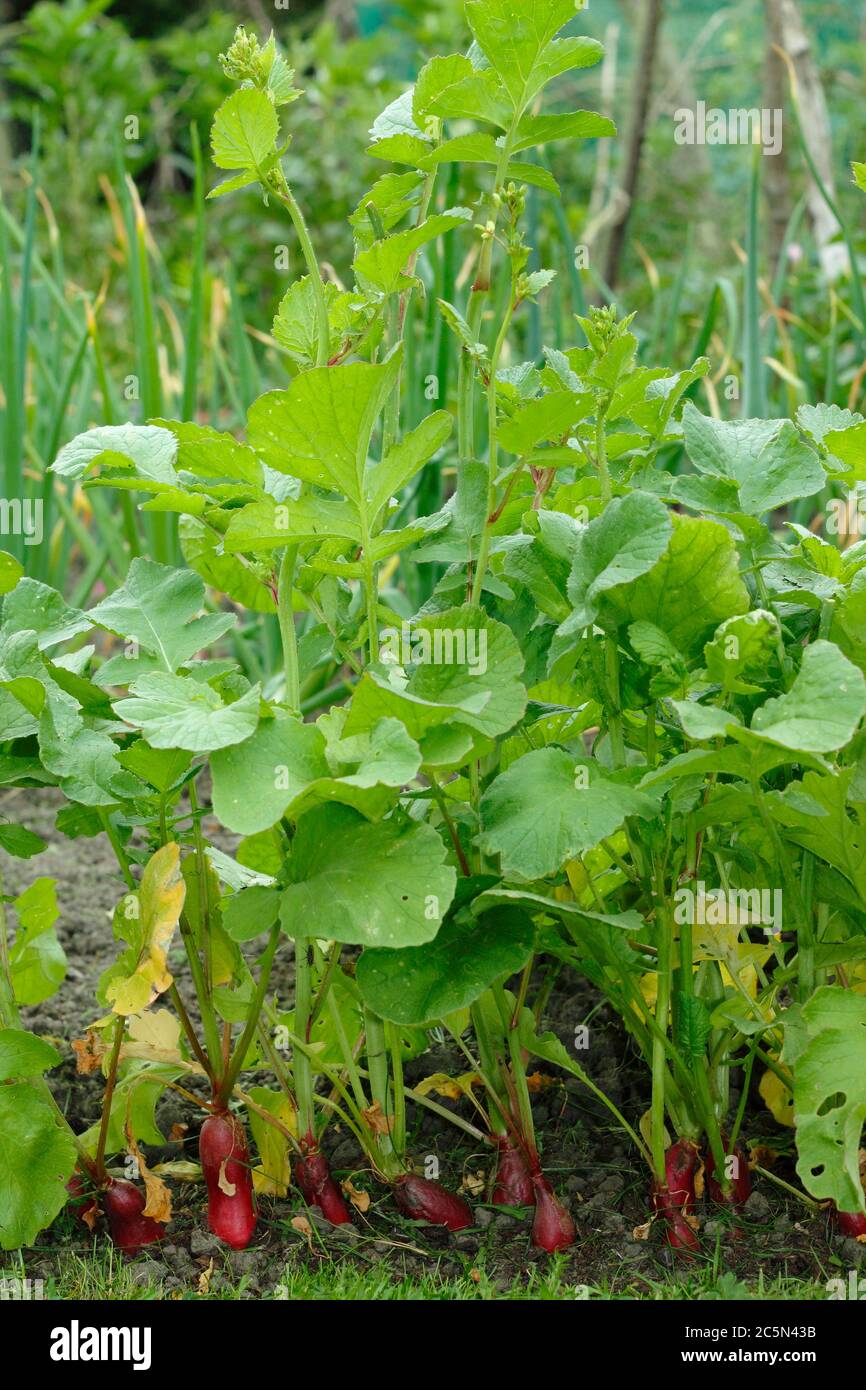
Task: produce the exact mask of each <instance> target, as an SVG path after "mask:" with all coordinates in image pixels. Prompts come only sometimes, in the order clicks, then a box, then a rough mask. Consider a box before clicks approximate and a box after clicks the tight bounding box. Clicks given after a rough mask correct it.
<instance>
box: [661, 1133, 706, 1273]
mask: <svg viewBox="0 0 866 1390" xmlns="http://www.w3.org/2000/svg"><path fill="white" fill-rule="evenodd" d="M697 1171H698V1149H697V1145H696V1144H693V1143H692V1142H691V1140H690V1139H678V1140H677V1142H676V1143H675V1144H671V1147H670V1148H669V1149H668V1151H667V1153H666V1154H665V1181H664V1183H656V1184H655V1186H654V1187H653V1191H652V1201H653V1208H654V1210H655V1211H656V1213H657V1214H658V1215H659V1216H663V1217H664V1220H665V1227H666V1236H667V1242H668V1245H670V1246H673V1248H674V1249H675V1250H699V1249H700V1241H699V1240H698V1236H697V1232H696V1231H695V1230H694V1228H693V1227H692V1226H691V1224H690V1223H689V1221H688V1220H687V1217H688V1216H689V1214H690V1213H691V1211H692V1208H693V1207H694V1204H695V1177H696V1175H697Z"/></svg>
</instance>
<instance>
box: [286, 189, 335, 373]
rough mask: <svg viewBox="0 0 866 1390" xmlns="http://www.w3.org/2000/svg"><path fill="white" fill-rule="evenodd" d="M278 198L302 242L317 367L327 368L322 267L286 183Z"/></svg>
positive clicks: (328, 332) (327, 326)
mask: <svg viewBox="0 0 866 1390" xmlns="http://www.w3.org/2000/svg"><path fill="white" fill-rule="evenodd" d="M277 197H278V198H279V199H280V201H281V202H282V203H283V205H284V207H285V208H286V209H287V210H288V213H289V216H290V217H291V219H292V222H293V224H294V228H295V232H296V233H297V237H298V241H299V242H300V246H301V253H302V255H303V257H304V263H305V265H306V267H307V271H308V272H309V276H310V280H311V283H312V286H313V294H314V295H315V299H316V322H317V325H318V346H317V352H316V366H317V367H326V366H327V365H328V358H329V356H330V344H331V328H330V323H329V321H328V301H327V299H326V298H325V285H324V281H323V280H322V271H321V267H320V266H319V262H318V260H317V259H316V253H315V250H314V249H313V243H312V241H311V239H310V233H309V230H308V228H307V224H306V221H305V220H304V214H303V213H302V212H301V209H300V207H299V205H298V202H297V200H296V199H295V196H294V194H293V193H292V190H291V188H290V187H289V185H288V184H287V183H285V181H283V186H282V187H281V188H280V189H279V191H278V192H277Z"/></svg>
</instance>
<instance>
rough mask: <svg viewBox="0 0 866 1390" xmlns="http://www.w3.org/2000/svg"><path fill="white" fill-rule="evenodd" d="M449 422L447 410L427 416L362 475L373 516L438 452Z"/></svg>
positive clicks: (450, 424) (446, 435)
mask: <svg viewBox="0 0 866 1390" xmlns="http://www.w3.org/2000/svg"><path fill="white" fill-rule="evenodd" d="M452 424H453V421H452V418H451V415H450V414H449V412H448V411H447V410H437V411H435V412H434V413H433V414H432V415H428V416H427V418H426V419H425V420H422V421H421V424H420V425H418V426H417V428H416V429H414V430H410V432H409V433H408V434H406V435H404V436H403V438H402V439H401V440H400V442H399V444H395V445H394V447H393V448H392V449H389V451H388V453H387V454H386V455H385V458H384V459H383V460H382V462H381V463H373V464H371V465H370V466H369V468H368V470H367V474H366V495H367V505H368V506H369V508H370V515H371V516H376V515H377V513H378V512H379V511H380V510H381V508H382V507H383V506H384V505H385V503H386V502H388V501H389V500H390V498H391V497H392V496H394V495H395V494H396V493H398V492H400V490H401V489H402V488H404V487H405V486H406V484H407V483H408V482H411V480H412V479H413V478H414V477H415V474H416V473H417V472H418V471H419V469H421V468H423V467H424V464H425V463H427V462H428V461H429V460H430V459H431V458H432V457H433V455H434V454H435V453H436V452H437V451H438V450H439V449H441V448H442V446H443V444H444V443H445V442H446V440H447V439H448V438H449V437H450V435H451V429H452Z"/></svg>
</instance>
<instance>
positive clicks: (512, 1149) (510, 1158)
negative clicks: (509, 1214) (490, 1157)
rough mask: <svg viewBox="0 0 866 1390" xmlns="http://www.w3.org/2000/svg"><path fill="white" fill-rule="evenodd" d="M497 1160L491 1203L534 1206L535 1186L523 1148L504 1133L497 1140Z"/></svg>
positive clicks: (497, 1205) (501, 1205)
mask: <svg viewBox="0 0 866 1390" xmlns="http://www.w3.org/2000/svg"><path fill="white" fill-rule="evenodd" d="M497 1148H498V1150H499V1161H498V1167H497V1170H496V1186H495V1188H494V1189H493V1205H494V1206H496V1207H534V1206H535V1187H534V1186H533V1182H532V1174H531V1173H530V1171H529V1164H528V1163H527V1161H526V1157H525V1155H524V1153H523V1150H522V1149H521V1148H519V1147H518V1146H517V1145H516V1144H514V1143H512V1141H511V1140H510V1139H508V1138H506V1137H505V1136H504V1135H503V1136H502V1137H501V1138H499V1139H498V1140H497Z"/></svg>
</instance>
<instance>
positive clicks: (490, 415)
mask: <svg viewBox="0 0 866 1390" xmlns="http://www.w3.org/2000/svg"><path fill="white" fill-rule="evenodd" d="M514 309H515V300H514V289H513V286H512V292H511V294H510V295H509V299H508V310H507V312H506V314H505V316H504V318H503V320H502V323H501V325H500V328H499V333H498V334H497V337H496V343H495V345H494V348H493V355H492V357H491V359H490V380H489V381H488V383H487V440H488V443H487V510H486V512H485V514H484V530H483V532H482V535H481V546H480V549H479V551H478V561H477V563H476V566H475V577H474V580H473V584H472V602H473V604H474V605H475V606H476V607H477V606H478V604H479V603H480V602H481V594H482V592H483V589H484V577H485V575H486V573H487V562H488V559H489V556H490V526H491V518H492V517H493V514H494V512H495V510H496V478H497V470H498V466H499V440H498V420H497V411H496V373H497V371H498V370H499V360H500V358H501V356H502V349H503V347H504V346H505V340H506V338H507V337H508V330H509V328H510V327H511V320H512V318H513V317H514Z"/></svg>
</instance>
